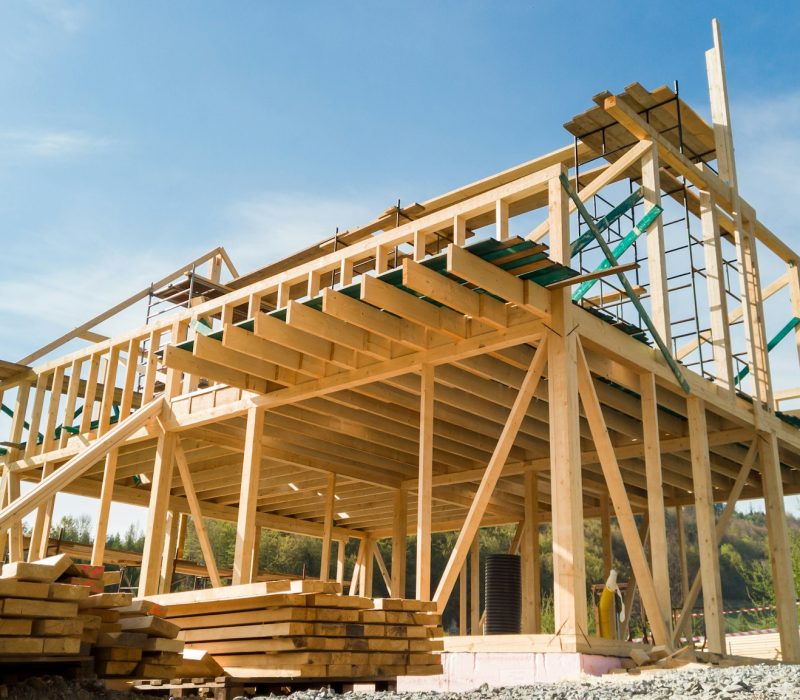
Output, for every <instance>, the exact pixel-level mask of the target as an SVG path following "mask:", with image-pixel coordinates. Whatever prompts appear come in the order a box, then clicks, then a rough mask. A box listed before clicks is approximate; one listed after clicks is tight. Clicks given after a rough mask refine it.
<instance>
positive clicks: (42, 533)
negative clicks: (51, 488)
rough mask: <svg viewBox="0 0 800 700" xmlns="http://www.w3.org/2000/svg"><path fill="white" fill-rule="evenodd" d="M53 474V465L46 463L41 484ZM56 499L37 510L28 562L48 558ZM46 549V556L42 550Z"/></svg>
mask: <svg viewBox="0 0 800 700" xmlns="http://www.w3.org/2000/svg"><path fill="white" fill-rule="evenodd" d="M52 473H53V463H52V462H45V464H44V466H43V467H42V478H41V479H40V480H39V481H40V483H41V482H42V481H44V480H45V479H46V478H47V477H48V476H50V474H52ZM54 500H55V497H53V498H51V499H50V500H49V501H47V503H45V504H44V505H41V506H39V507H38V508H37V509H36V518H35V520H34V522H33V530H32V531H31V540H30V545H29V546H28V561H36V560H37V559H44V558H45V557H46V556H47V543H48V542H49V540H50V526H51V523H52V519H53V504H54ZM43 548H44V554H42V549H43Z"/></svg>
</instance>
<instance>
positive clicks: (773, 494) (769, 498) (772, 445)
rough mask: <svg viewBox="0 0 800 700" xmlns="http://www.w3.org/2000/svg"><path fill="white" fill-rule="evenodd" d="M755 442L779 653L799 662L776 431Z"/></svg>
mask: <svg viewBox="0 0 800 700" xmlns="http://www.w3.org/2000/svg"><path fill="white" fill-rule="evenodd" d="M758 443H759V449H758V455H759V467H760V469H761V481H762V485H763V488H764V509H765V511H766V516H767V533H768V535H769V558H770V563H771V564H772V587H773V589H774V591H775V612H776V618H777V623H778V632H779V633H780V639H781V654H782V659H783V661H784V662H786V663H790V664H791V663H798V662H800V634H799V633H798V627H797V603H796V602H795V595H796V591H795V585H794V575H793V569H792V553H791V550H790V548H789V533H788V530H787V524H786V507H785V505H784V498H783V483H782V481H781V464H780V459H779V455H778V440H777V437H776V436H775V433H771V432H770V433H764V432H762V433H759V435H758Z"/></svg>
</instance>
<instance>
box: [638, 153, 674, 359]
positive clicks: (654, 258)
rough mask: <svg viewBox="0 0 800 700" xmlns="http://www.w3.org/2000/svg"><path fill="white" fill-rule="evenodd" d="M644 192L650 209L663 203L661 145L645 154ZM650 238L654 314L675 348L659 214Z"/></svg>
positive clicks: (661, 331)
mask: <svg viewBox="0 0 800 700" xmlns="http://www.w3.org/2000/svg"><path fill="white" fill-rule="evenodd" d="M642 194H643V200H644V204H645V207H646V208H647V209H648V210H649V209H651V208H652V207H654V206H658V207H660V206H661V184H660V180H659V164H658V146H656V145H655V144H652V145H651V147H650V148H649V149H648V150H647V151H646V152H645V153H644V155H643V156H642ZM645 236H646V237H647V276H648V278H649V280H650V290H649V292H650V317H651V318H652V320H653V325H655V327H656V330H657V331H658V334H659V335H660V336H661V339H662V340H663V341H664V344H665V345H666V346H667V347H668V348H671V347H672V329H671V326H670V313H669V287H668V283H667V263H666V259H665V252H664V225H663V223H662V220H661V217H660V216H659V217H657V218H656V220H655V222H654V223H653V225H652V226H651V227H650V229H649V230H648V231H647V233H646V234H645Z"/></svg>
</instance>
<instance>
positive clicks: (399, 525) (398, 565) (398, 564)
mask: <svg viewBox="0 0 800 700" xmlns="http://www.w3.org/2000/svg"><path fill="white" fill-rule="evenodd" d="M392 505H393V518H392V588H391V594H392V597H393V598H405V595H406V553H407V543H406V533H407V532H408V492H407V491H405V490H404V489H397V491H395V494H394V502H393V504H392Z"/></svg>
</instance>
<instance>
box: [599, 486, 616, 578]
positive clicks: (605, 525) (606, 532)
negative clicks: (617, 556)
mask: <svg viewBox="0 0 800 700" xmlns="http://www.w3.org/2000/svg"><path fill="white" fill-rule="evenodd" d="M610 505H611V504H610V503H609V502H608V495H603V496H600V540H601V543H602V547H603V579H608V576H609V574H610V573H611V569H613V568H614V552H613V550H612V547H611V545H612V539H611V511H610Z"/></svg>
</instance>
